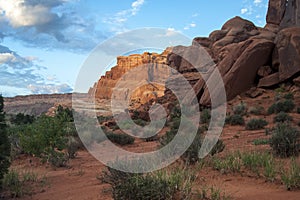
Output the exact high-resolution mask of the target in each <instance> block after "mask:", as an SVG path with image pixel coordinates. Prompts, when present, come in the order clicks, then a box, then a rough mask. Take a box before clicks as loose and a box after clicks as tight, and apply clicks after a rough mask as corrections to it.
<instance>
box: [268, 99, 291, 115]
mask: <svg viewBox="0 0 300 200" xmlns="http://www.w3.org/2000/svg"><path fill="white" fill-rule="evenodd" d="M294 108H295V104H294V102H293V100H291V99H286V100H282V101H278V102H276V103H274V104H273V105H272V106H271V107H270V108H269V109H268V114H273V113H280V112H291V111H292V110H293V109H294Z"/></svg>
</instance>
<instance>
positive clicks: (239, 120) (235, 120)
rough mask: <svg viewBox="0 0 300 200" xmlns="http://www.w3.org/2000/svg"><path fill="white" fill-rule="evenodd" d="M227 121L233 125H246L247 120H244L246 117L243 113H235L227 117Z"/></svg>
mask: <svg viewBox="0 0 300 200" xmlns="http://www.w3.org/2000/svg"><path fill="white" fill-rule="evenodd" d="M226 123H227V124H230V125H232V126H236V125H244V124H245V120H244V118H243V117H242V116H241V115H238V114H234V115H231V116H228V117H226Z"/></svg>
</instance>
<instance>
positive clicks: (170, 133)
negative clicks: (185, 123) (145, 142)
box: [159, 129, 177, 146]
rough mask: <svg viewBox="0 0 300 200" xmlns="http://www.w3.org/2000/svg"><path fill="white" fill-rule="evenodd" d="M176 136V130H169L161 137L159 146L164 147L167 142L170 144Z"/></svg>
mask: <svg viewBox="0 0 300 200" xmlns="http://www.w3.org/2000/svg"><path fill="white" fill-rule="evenodd" d="M176 134H177V130H175V129H171V130H170V131H167V132H166V134H165V135H163V136H162V137H161V139H160V141H159V142H160V144H161V145H162V146H165V145H167V144H169V142H171V141H172V140H173V138H174V137H175V135H176Z"/></svg>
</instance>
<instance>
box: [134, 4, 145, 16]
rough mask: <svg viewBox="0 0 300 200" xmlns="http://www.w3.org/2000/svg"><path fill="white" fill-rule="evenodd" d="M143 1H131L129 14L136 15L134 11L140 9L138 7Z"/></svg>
mask: <svg viewBox="0 0 300 200" xmlns="http://www.w3.org/2000/svg"><path fill="white" fill-rule="evenodd" d="M144 3H145V1H144V0H137V1H135V2H133V3H132V4H131V8H132V10H131V14H132V15H136V13H137V12H138V11H139V10H140V8H141V7H142V5H143V4H144Z"/></svg>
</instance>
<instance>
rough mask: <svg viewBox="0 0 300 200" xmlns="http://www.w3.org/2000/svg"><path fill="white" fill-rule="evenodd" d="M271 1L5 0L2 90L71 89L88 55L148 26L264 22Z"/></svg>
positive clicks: (186, 30)
mask: <svg viewBox="0 0 300 200" xmlns="http://www.w3.org/2000/svg"><path fill="white" fill-rule="evenodd" d="M267 4H268V1H267V0H215V1H204V0H185V1H182V0H174V1H167V0H109V1H108V0H98V1H96V0H0V27H1V29H0V93H2V94H3V95H4V96H15V95H25V94H40V93H64V92H72V89H73V87H74V84H75V80H76V77H77V74H78V72H79V70H80V67H81V65H82V64H83V62H84V61H85V59H86V58H87V56H88V55H89V53H90V52H91V51H92V50H93V49H94V48H95V47H96V46H97V45H98V44H100V43H101V42H103V41H105V40H107V39H109V38H111V37H113V36H115V35H116V34H119V33H123V32H126V31H130V30H134V29H137V28H143V27H157V28H164V29H169V30H175V31H179V32H181V33H182V34H184V35H186V36H187V37H189V38H191V39H192V38H194V37H197V36H208V34H209V33H210V32H212V31H213V30H216V29H220V28H221V26H222V25H223V24H224V23H225V22H226V21H227V20H228V19H230V18H232V17H235V16H241V17H243V18H246V19H249V20H251V21H253V22H254V23H255V24H256V25H257V26H264V25H265V15H266V11H267Z"/></svg>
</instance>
